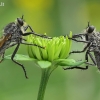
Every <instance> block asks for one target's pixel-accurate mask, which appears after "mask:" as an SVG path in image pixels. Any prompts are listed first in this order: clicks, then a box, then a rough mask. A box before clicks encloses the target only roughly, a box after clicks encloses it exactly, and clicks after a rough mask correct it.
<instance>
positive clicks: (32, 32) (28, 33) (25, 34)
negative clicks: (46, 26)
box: [21, 25, 52, 39]
mask: <svg viewBox="0 0 100 100" xmlns="http://www.w3.org/2000/svg"><path fill="white" fill-rule="evenodd" d="M28 28H29V29H30V30H31V32H26V33H24V34H21V35H22V36H27V35H30V34H33V35H35V36H39V37H42V38H47V39H52V37H48V36H46V35H42V34H37V33H35V32H34V31H33V29H32V28H31V26H30V25H27V26H26V27H24V31H26V30H27V29H28Z"/></svg>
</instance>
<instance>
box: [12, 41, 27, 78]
mask: <svg viewBox="0 0 100 100" xmlns="http://www.w3.org/2000/svg"><path fill="white" fill-rule="evenodd" d="M19 46H20V43H18V44H17V46H16V48H15V50H14V52H13V54H12V56H11V60H12V61H13V62H14V63H16V64H18V65H19V66H21V67H22V69H23V71H24V74H25V77H26V78H28V77H27V73H26V70H25V67H24V66H23V65H22V64H20V63H19V62H17V61H15V60H14V57H15V55H16V53H17V51H18V49H19Z"/></svg>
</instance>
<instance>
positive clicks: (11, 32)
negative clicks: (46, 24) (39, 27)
mask: <svg viewBox="0 0 100 100" xmlns="http://www.w3.org/2000/svg"><path fill="white" fill-rule="evenodd" d="M28 28H29V29H30V30H31V32H26V30H27V29H28ZM30 34H33V35H36V36H40V37H43V38H49V37H47V36H46V35H40V34H37V33H35V32H34V31H33V30H32V28H31V26H29V25H25V21H24V20H23V16H22V18H17V19H16V22H11V23H9V24H8V25H6V26H5V28H4V30H3V36H2V37H1V38H0V57H1V61H0V62H2V61H3V59H4V53H5V50H6V49H8V48H10V47H12V46H14V45H17V46H16V48H15V50H14V52H13V53H12V56H11V60H12V61H13V62H14V63H16V64H18V65H19V66H21V67H22V69H23V71H24V73H25V77H26V78H28V77H27V74H26V70H25V68H24V66H23V65H22V64H20V63H19V62H17V61H15V60H14V57H15V55H16V53H17V51H18V49H19V46H20V44H25V45H32V46H38V47H40V48H44V47H41V46H39V45H36V44H30V43H26V40H25V39H24V38H23V36H28V35H30Z"/></svg>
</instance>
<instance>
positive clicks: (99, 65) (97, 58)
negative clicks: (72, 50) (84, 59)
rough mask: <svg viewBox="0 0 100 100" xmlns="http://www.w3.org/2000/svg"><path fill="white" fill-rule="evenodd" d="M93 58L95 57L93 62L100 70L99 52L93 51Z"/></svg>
mask: <svg viewBox="0 0 100 100" xmlns="http://www.w3.org/2000/svg"><path fill="white" fill-rule="evenodd" d="M94 56H95V60H96V63H97V67H98V69H99V70H100V52H99V51H98V52H97V51H94Z"/></svg>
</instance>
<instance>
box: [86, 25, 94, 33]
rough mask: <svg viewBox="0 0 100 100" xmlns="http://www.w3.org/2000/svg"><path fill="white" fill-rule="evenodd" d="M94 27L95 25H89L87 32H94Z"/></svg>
mask: <svg viewBox="0 0 100 100" xmlns="http://www.w3.org/2000/svg"><path fill="white" fill-rule="evenodd" d="M94 29H95V27H94V26H89V27H88V28H87V32H88V33H92V32H93V31H94Z"/></svg>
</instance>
